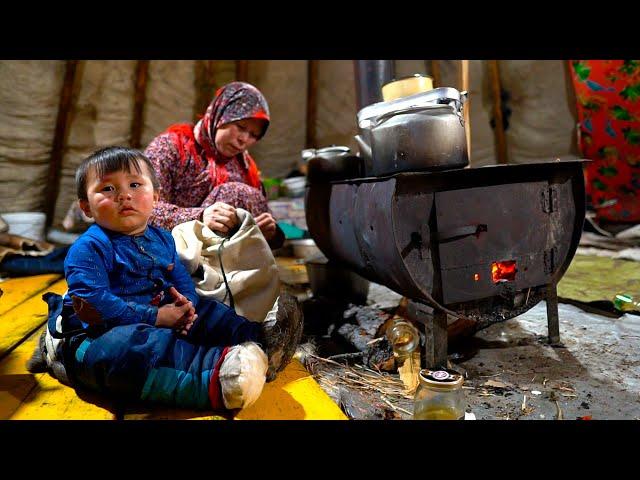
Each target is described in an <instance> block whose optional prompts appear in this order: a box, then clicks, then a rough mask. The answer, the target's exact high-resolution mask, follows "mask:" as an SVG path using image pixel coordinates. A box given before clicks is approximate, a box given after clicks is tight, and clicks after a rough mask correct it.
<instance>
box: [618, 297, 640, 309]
mask: <svg viewBox="0 0 640 480" xmlns="http://www.w3.org/2000/svg"><path fill="white" fill-rule="evenodd" d="M613 306H614V307H615V308H616V310H619V311H621V312H640V300H638V297H637V296H636V297H633V296H631V295H629V294H626V293H619V294H618V295H616V296H615V297H613Z"/></svg>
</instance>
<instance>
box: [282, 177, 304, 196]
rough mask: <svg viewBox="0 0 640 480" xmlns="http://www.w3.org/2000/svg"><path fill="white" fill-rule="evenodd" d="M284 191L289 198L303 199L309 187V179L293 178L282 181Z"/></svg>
mask: <svg viewBox="0 0 640 480" xmlns="http://www.w3.org/2000/svg"><path fill="white" fill-rule="evenodd" d="M282 186H283V190H284V192H285V195H286V196H287V197H292V198H295V197H303V196H304V191H305V187H306V186H307V177H291V178H285V179H284V180H282Z"/></svg>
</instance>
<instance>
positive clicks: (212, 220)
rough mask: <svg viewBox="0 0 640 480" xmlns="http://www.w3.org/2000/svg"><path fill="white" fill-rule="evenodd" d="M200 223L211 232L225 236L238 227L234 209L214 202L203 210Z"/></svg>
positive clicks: (222, 203)
mask: <svg viewBox="0 0 640 480" xmlns="http://www.w3.org/2000/svg"><path fill="white" fill-rule="evenodd" d="M202 223H204V224H205V225H206V226H207V227H209V228H210V229H211V230H212V231H214V232H216V233H222V234H223V235H226V234H228V233H229V232H230V231H231V230H233V229H234V228H235V227H236V226H237V225H238V216H237V215H236V209H235V207H232V206H231V205H228V204H226V203H224V202H216V203H214V204H213V205H210V206H208V207H207V208H205V209H204V212H202Z"/></svg>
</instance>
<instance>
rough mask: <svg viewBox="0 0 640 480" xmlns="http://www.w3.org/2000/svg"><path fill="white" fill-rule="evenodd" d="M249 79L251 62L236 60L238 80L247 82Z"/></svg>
mask: <svg viewBox="0 0 640 480" xmlns="http://www.w3.org/2000/svg"><path fill="white" fill-rule="evenodd" d="M248 79H249V60H236V80H238V81H239V82H246V81H248Z"/></svg>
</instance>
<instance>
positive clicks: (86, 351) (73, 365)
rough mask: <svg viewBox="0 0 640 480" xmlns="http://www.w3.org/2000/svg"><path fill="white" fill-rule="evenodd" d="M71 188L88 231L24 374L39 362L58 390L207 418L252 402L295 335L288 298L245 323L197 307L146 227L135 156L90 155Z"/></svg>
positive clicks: (115, 152) (205, 303)
mask: <svg viewBox="0 0 640 480" xmlns="http://www.w3.org/2000/svg"><path fill="white" fill-rule="evenodd" d="M76 188H77V194H78V198H79V205H80V208H81V209H82V211H83V212H84V213H85V215H87V216H88V217H90V218H93V219H94V220H95V224H94V225H92V226H91V227H89V229H88V230H87V231H86V232H85V233H84V234H83V235H82V236H81V237H80V238H78V240H76V241H75V243H74V244H73V245H72V246H71V249H70V250H69V253H68V255H67V257H66V259H65V276H66V279H67V284H68V287H69V290H68V291H67V293H66V294H65V296H64V299H63V298H62V297H60V296H58V295H55V294H52V293H49V294H47V295H45V300H46V301H47V302H48V304H49V327H48V329H47V330H48V332H45V333H48V335H47V336H46V338H45V337H42V338H41V342H40V348H39V349H36V350H37V351H36V353H35V354H34V357H33V358H32V359H31V361H30V365H28V368H29V369H30V371H37V369H38V368H41V367H42V365H40V367H38V364H39V363H40V364H41V363H42V360H43V359H47V356H48V359H47V360H48V361H47V364H48V365H49V367H50V368H51V369H52V370H53V372H54V374H55V376H56V377H57V378H59V379H60V380H61V381H63V382H65V381H68V382H69V383H70V384H72V385H75V384H76V383H78V384H80V385H83V386H85V387H88V388H90V389H93V390H96V391H99V392H104V393H109V394H111V395H114V396H116V397H120V398H124V399H129V400H135V399H141V400H145V401H152V402H160V403H165V404H169V405H175V406H181V407H188V408H213V409H220V408H227V409H238V408H245V407H248V406H249V405H251V404H252V403H253V402H255V400H256V399H257V398H258V397H259V396H260V393H261V391H262V387H263V386H264V383H265V379H266V378H267V379H269V380H272V379H273V378H275V372H276V371H278V370H281V369H282V368H284V366H285V365H286V364H287V363H288V362H289V361H290V359H291V357H292V355H293V352H294V350H295V346H296V344H297V342H298V341H299V339H300V336H301V334H302V315H301V312H300V310H299V309H298V308H297V304H296V303H295V299H293V298H292V297H291V296H290V295H289V296H287V295H280V297H279V298H278V300H277V301H276V305H274V309H273V310H272V311H271V312H269V314H268V315H267V319H266V320H265V322H264V323H254V322H250V321H248V320H247V319H246V318H244V317H241V316H239V315H237V314H236V313H235V311H234V310H232V309H231V308H229V307H227V306H226V305H224V304H222V303H219V302H216V301H215V300H210V299H205V298H199V297H198V296H197V294H196V292H195V288H194V285H193V281H192V280H191V277H190V276H189V274H188V273H187V270H186V269H185V267H184V266H183V265H182V264H181V263H180V259H179V257H178V254H177V252H176V247H175V243H174V240H173V237H172V236H171V234H170V233H169V232H168V231H166V230H162V229H159V228H156V227H153V226H150V225H147V222H148V219H149V216H150V215H151V211H152V210H153V208H154V206H155V204H156V202H157V201H158V181H157V179H156V176H155V173H154V170H153V168H152V166H151V164H150V162H149V160H148V159H147V158H146V157H145V156H144V155H143V154H142V152H140V151H138V150H132V149H128V148H122V147H109V148H105V149H102V150H100V151H98V152H96V153H94V154H93V155H91V156H90V157H88V158H87V159H85V160H84V161H83V162H82V164H81V165H80V166H79V167H78V171H77V172H76ZM292 300H293V301H292ZM60 330H62V333H59V332H60ZM56 332H58V333H56ZM61 337H64V340H63V341H62V342H61V346H60V347H58V346H57V343H58V342H60V338H61ZM56 338H57V340H56ZM53 350H56V351H57V352H52V351H53ZM56 353H57V354H58V355H57V356H59V357H61V358H60V359H59V362H58V361H54V360H55V359H54V358H53V357H55V356H56ZM265 376H266V378H265ZM65 377H66V378H65Z"/></svg>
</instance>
